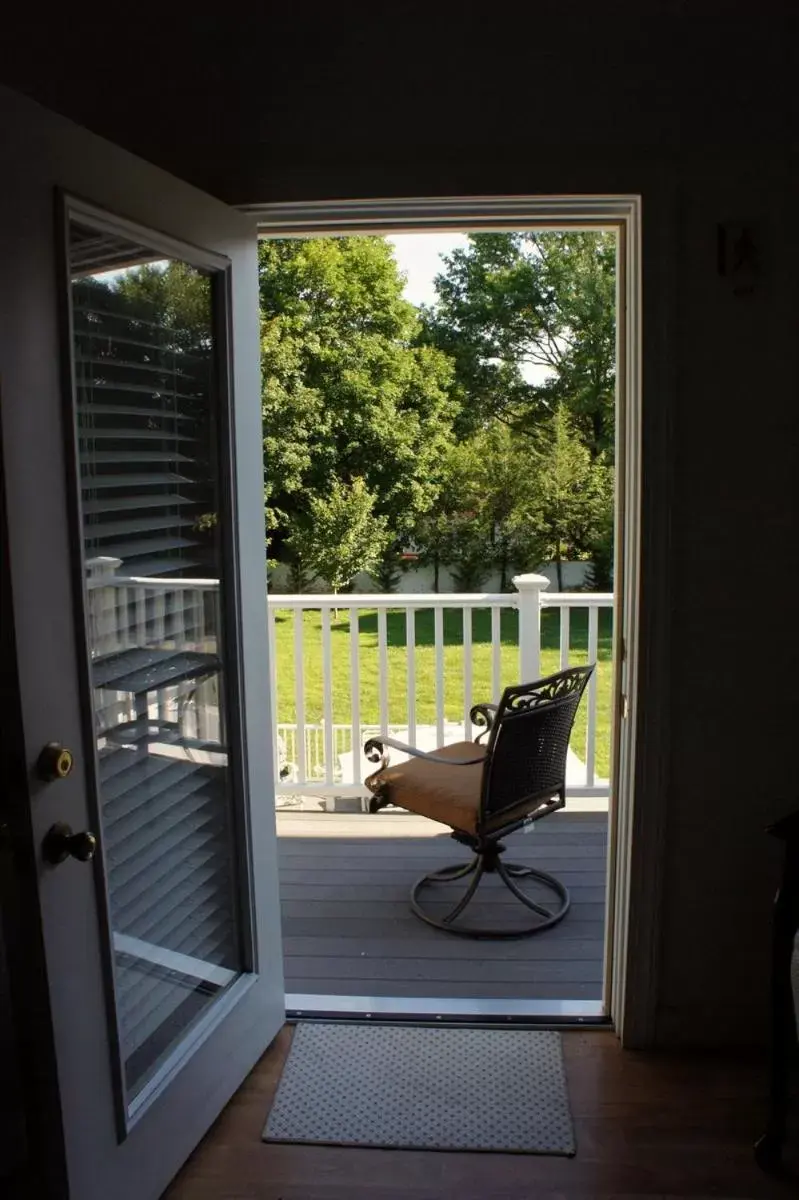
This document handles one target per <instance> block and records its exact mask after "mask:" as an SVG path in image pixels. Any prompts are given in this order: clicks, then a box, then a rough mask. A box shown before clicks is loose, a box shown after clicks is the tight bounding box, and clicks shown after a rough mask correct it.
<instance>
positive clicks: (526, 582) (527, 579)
mask: <svg viewBox="0 0 799 1200" xmlns="http://www.w3.org/2000/svg"><path fill="white" fill-rule="evenodd" d="M513 586H514V587H515V588H516V589H517V591H519V592H531V591H543V590H544V588H548V587H549V580H548V579H547V577H546V575H536V574H535V573H531V574H529V575H514V576H513Z"/></svg>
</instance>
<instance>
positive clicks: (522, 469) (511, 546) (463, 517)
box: [418, 421, 543, 591]
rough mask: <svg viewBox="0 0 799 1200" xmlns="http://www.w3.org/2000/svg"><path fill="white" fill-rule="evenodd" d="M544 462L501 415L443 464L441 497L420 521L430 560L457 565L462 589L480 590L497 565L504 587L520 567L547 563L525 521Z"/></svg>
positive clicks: (458, 446)
mask: <svg viewBox="0 0 799 1200" xmlns="http://www.w3.org/2000/svg"><path fill="white" fill-rule="evenodd" d="M536 465H537V464H536V461H535V458H534V455H533V451H532V446H531V444H530V442H529V441H528V440H527V439H520V438H518V437H514V435H513V433H512V432H511V430H510V429H508V428H507V426H505V425H502V424H501V423H499V422H496V421H494V422H490V423H489V424H488V425H487V426H486V427H484V428H482V429H479V430H477V431H476V432H475V433H474V434H473V435H472V437H470V438H467V439H464V440H462V441H460V442H458V443H456V444H454V445H453V446H452V447H451V448H450V450H449V452H448V454H447V455H446V457H445V458H444V460H443V461H442V464H441V483H440V492H439V502H438V504H437V505H436V508H435V510H434V511H433V512H432V513H430V514H428V515H427V516H426V517H424V518H423V519H422V521H421V523H420V526H419V532H418V536H419V538H420V543H421V551H422V560H423V561H424V562H427V563H431V564H432V565H433V566H434V568H435V566H436V564H437V563H438V564H441V563H445V564H447V565H448V566H450V567H451V569H452V573H453V577H454V580H455V585H456V587H457V588H458V589H459V590H461V591H471V590H474V589H475V588H479V587H480V586H481V585H482V584H483V583H484V582H485V580H486V578H487V577H488V575H489V574H490V573H491V571H493V570H494V569H499V572H500V577H501V584H500V586H501V589H502V590H504V589H505V588H506V587H507V586H508V585H509V580H510V574H511V573H512V571H513V570H515V569H518V568H520V567H524V566H526V565H534V564H536V563H537V562H539V561H540V559H541V557H542V553H543V544H542V542H541V540H540V538H539V537H538V533H537V529H536V527H535V526H529V527H526V526H525V525H524V523H523V522H522V521H521V520H519V519H518V513H519V509H520V506H521V505H522V504H523V503H524V501H525V498H526V497H527V495H528V493H529V490H530V486H531V476H532V473H533V471H534V470H535V469H536ZM436 590H438V589H436Z"/></svg>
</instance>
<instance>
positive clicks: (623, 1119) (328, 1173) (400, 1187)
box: [164, 1027, 799, 1200]
mask: <svg viewBox="0 0 799 1200" xmlns="http://www.w3.org/2000/svg"><path fill="white" fill-rule="evenodd" d="M291 1036H292V1031H291V1030H290V1029H289V1028H288V1027H287V1028H284V1030H283V1031H282V1033H281V1034H280V1035H279V1037H278V1038H277V1040H276V1041H275V1043H274V1044H273V1046H272V1047H271V1048H270V1050H269V1051H268V1052H267V1053H266V1054H265V1055H264V1057H263V1058H262V1059H261V1061H260V1063H259V1064H258V1066H257V1067H256V1068H255V1070H254V1071H253V1072H252V1074H251V1075H250V1077H249V1078H248V1079H247V1081H246V1082H245V1084H244V1085H243V1087H242V1088H241V1089H240V1090H239V1092H238V1093H237V1094H236V1095H235V1096H234V1098H233V1100H232V1101H231V1102H230V1104H229V1105H228V1107H227V1108H226V1109H225V1111H224V1112H223V1114H222V1116H221V1117H220V1118H219V1120H218V1121H217V1122H216V1124H215V1125H214V1126H213V1127H212V1129H211V1130H210V1132H209V1133H208V1135H207V1136H206V1138H205V1139H204V1141H203V1142H202V1143H201V1145H200V1146H199V1147H198V1149H197V1150H196V1152H195V1153H194V1155H193V1156H192V1157H191V1159H189V1161H188V1163H187V1164H186V1166H185V1167H184V1169H183V1170H182V1172H181V1173H180V1175H179V1176H178V1177H177V1179H176V1180H175V1182H174V1183H173V1185H172V1187H171V1188H170V1189H168V1191H167V1193H166V1195H165V1197H164V1200H401V1198H402V1197H414V1198H416V1200H433V1198H438V1197H457V1200H489V1198H492V1200H493V1198H497V1200H532V1198H533V1197H535V1200H610V1198H611V1197H614V1198H616V1200H635V1197H639V1198H641V1197H660V1198H661V1200H666V1198H667V1197H678V1196H679V1197H690V1198H692V1200H700V1198H705V1197H711V1196H714V1197H727V1198H730V1200H732V1198H739V1197H748V1198H751V1200H759V1198H760V1197H763V1198H764V1200H767V1198H769V1197H783V1198H785V1200H788V1198H789V1197H791V1196H796V1195H797V1194H799V1175H797V1174H796V1173H795V1171H796V1161H795V1160H794V1162H793V1168H792V1172H793V1173H792V1179H791V1180H788V1181H786V1182H775V1181H773V1180H769V1179H767V1178H766V1177H764V1176H763V1175H762V1174H761V1173H760V1171H759V1170H758V1169H757V1168H756V1167H755V1165H754V1163H753V1160H752V1151H751V1144H752V1141H753V1139H754V1138H755V1137H756V1135H757V1134H758V1132H759V1131H760V1129H761V1127H762V1122H763V1115H764V1111H765V1095H764V1086H763V1082H764V1078H765V1070H764V1066H763V1064H762V1062H760V1061H757V1060H745V1061H742V1060H741V1059H735V1060H733V1059H723V1058H719V1057H703V1056H701V1055H697V1054H692V1055H690V1056H685V1055H682V1056H674V1057H671V1056H664V1055H660V1056H659V1055H644V1054H634V1053H632V1052H623V1051H621V1050H620V1049H619V1047H618V1043H617V1041H616V1038H615V1037H614V1035H613V1034H611V1033H600V1032H577V1031H574V1032H570V1033H565V1034H564V1039H563V1041H564V1053H565V1059H566V1072H567V1077H568V1084H569V1094H570V1099H571V1107H572V1113H573V1116H574V1122H575V1131H576V1135H577V1155H576V1157H575V1158H573V1159H565V1158H549V1157H535V1156H531V1155H507V1154H475V1153H471V1154H468V1153H449V1152H442V1151H427V1152H424V1151H415V1150H361V1149H348V1148H346V1147H325V1146H289V1145H266V1144H265V1143H263V1142H262V1141H261V1140H260V1138H261V1130H262V1128H263V1125H264V1123H265V1121H266V1118H267V1114H268V1112H269V1108H270V1105H271V1103H272V1100H273V1097H274V1094H275V1088H276V1086H277V1083H278V1080H279V1077H280V1073H281V1070H282V1068H283V1063H284V1061H285V1057H286V1054H287V1052H288V1048H289V1045H290V1040H291Z"/></svg>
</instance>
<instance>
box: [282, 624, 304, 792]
mask: <svg viewBox="0 0 799 1200" xmlns="http://www.w3.org/2000/svg"><path fill="white" fill-rule="evenodd" d="M304 635H305V610H304V609H302V608H295V609H294V721H295V725H296V730H297V733H296V740H295V746H299V747H301V753H300V754H299V755H298V757H297V758H296V759H295V760H294V761H295V762H296V763H297V772H298V779H297V782H298V783H305V780H306V778H307V770H308V767H307V763H306V761H305V665H304V654H303V644H304ZM287 761H288V754H287Z"/></svg>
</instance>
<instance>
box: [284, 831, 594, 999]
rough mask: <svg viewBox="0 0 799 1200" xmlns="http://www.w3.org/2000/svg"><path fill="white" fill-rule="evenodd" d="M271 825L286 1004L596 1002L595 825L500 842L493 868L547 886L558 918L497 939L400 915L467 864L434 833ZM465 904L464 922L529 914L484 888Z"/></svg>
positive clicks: (494, 882)
mask: <svg viewBox="0 0 799 1200" xmlns="http://www.w3.org/2000/svg"><path fill="white" fill-rule="evenodd" d="M277 827H278V838H279V857H280V879H281V903H282V910H283V946H284V967H285V976H286V991H287V993H312V994H314V995H320V994H327V995H334V996H341V995H353V996H402V997H436V998H440V997H450V998H455V999H469V998H477V999H485V998H490V999H519V1000H524V999H526V1000H550V999H559V1000H599V999H601V995H602V972H603V950H604V929H605V873H606V862H607V814H605V813H596V812H569V811H565V812H562V813H555V814H553V815H552V816H550V817H548V818H546V820H543V821H541V822H539V823H538V824H537V825H536V826H535V827H534V831H533V832H531V833H516V834H513V835H512V836H511V837H510V838H509V839H508V843H507V844H508V852H507V858H508V859H509V860H511V861H516V862H521V863H524V864H527V865H535V866H539V867H542V868H543V869H544V870H546V871H549V872H550V873H551V874H554V875H557V876H558V877H559V878H560V879H561V880H562V881H563V883H565V884H566V886H567V887H568V888H569V890H570V892H571V898H572V906H571V910H570V911H569V913H568V914H567V916H566V917H565V918H564V920H563V921H562V922H561V923H560V924H559V925H556V926H554V927H553V928H552V929H550V930H547V931H545V932H543V933H541V934H538V935H536V936H535V937H533V938H527V939H518V940H517V939H514V940H505V941H484V940H481V941H476V940H474V939H466V938H460V937H455V936H453V935H452V934H449V933H443V932H441V931H439V930H437V929H433V928H431V927H430V926H427V925H425V924H423V922H421V921H420V920H418V918H416V917H415V916H414V915H413V914H412V913H411V911H410V909H409V907H408V891H409V888H410V885H411V883H412V882H413V881H414V880H416V879H417V878H418V877H419V876H421V875H423V874H425V872H427V871H431V870H434V869H436V868H437V867H441V866H444V865H446V864H447V863H452V862H457V861H459V860H466V859H467V858H468V857H469V855H468V851H467V850H466V849H465V848H464V847H461V846H459V845H457V844H456V843H455V842H453V841H452V839H451V838H450V837H449V836H448V834H447V832H446V831H443V830H442V827H441V826H440V825H436V824H434V823H433V822H432V821H428V820H426V819H425V818H423V817H415V816H411V815H409V814H407V813H398V812H391V811H388V812H384V813H380V814H378V815H376V816H370V815H363V814H353V815H347V814H342V813H291V812H280V813H278V821H277ZM455 887H459V888H461V889H462V885H460V884H458V885H451V888H452V889H454V888H455ZM450 895H452V896H453V899H452V900H449V902H448V904H447V905H446V906H444V905H439V906H438V910H439V912H440V913H441V914H442V915H443V912H444V911H446V908H447V907H451V905H452V904H453V903H454V902H455V898H456V896H457V893H455V892H454V891H448V892H447V896H448V897H449V896H450ZM478 896H479V899H475V901H474V902H473V904H472V906H471V908H470V910H469V915H470V916H471V914H472V913H473V914H474V919H475V920H476V921H477V922H478V923H494V924H497V925H499V926H503V925H505V924H513V923H514V922H519V921H522V922H524V921H525V920H526V919H527V917H528V916H529V913H528V911H527V910H526V909H525V908H524V906H523V905H521V904H520V903H519V902H518V901H516V900H514V899H513V897H512V896H511V895H510V893H509V892H508V891H507V890H506V889H505V888H504V886H503V885H502V883H501V882H500V881H499V879H498V878H497V877H496V876H494V877H487V878H486V879H485V880H484V882H483V883H481V885H480V891H479V893H478ZM542 898H543V896H542Z"/></svg>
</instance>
